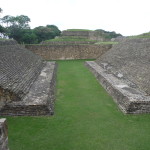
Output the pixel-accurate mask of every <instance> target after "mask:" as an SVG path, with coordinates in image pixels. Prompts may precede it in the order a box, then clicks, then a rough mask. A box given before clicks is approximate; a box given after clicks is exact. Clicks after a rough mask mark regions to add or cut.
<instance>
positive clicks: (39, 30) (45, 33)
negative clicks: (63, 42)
mask: <svg viewBox="0 0 150 150" xmlns="http://www.w3.org/2000/svg"><path fill="white" fill-rule="evenodd" d="M34 33H35V34H36V36H37V38H38V43H40V42H42V41H45V40H48V39H53V38H54V37H55V35H54V32H53V31H52V30H51V29H50V28H48V27H44V26H39V27H36V28H34Z"/></svg>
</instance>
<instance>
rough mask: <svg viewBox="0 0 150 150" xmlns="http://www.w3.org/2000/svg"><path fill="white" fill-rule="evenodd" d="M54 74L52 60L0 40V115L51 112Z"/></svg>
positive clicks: (13, 43)
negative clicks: (46, 59) (49, 60)
mask: <svg viewBox="0 0 150 150" xmlns="http://www.w3.org/2000/svg"><path fill="white" fill-rule="evenodd" d="M55 76H56V64H55V62H45V61H43V60H42V59H41V57H39V56H37V55H35V54H33V53H32V52H31V51H28V50H27V49H25V48H23V47H21V46H20V45H18V44H17V43H16V42H15V41H9V40H7V41H0V115H10V116H14V115H18V116H19V115H50V114H53V113H54V112H53V104H54V95H55V79H56V78H55Z"/></svg>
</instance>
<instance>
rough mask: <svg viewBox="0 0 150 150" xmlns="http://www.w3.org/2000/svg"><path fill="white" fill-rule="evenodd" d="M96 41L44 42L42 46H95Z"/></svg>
mask: <svg viewBox="0 0 150 150" xmlns="http://www.w3.org/2000/svg"><path fill="white" fill-rule="evenodd" d="M94 43H96V42H95V41H43V42H41V44H44V45H46V44H49V45H72V44H94Z"/></svg>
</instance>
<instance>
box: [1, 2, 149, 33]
mask: <svg viewBox="0 0 150 150" xmlns="http://www.w3.org/2000/svg"><path fill="white" fill-rule="evenodd" d="M0 8H2V9H3V13H2V15H1V17H3V16H5V15H12V16H17V15H26V16H28V17H29V18H30V19H31V23H30V26H31V28H34V27H37V26H45V25H47V24H54V25H56V26H57V27H58V28H59V29H60V30H65V29H73V28H74V29H91V30H95V29H104V30H107V31H115V32H117V33H121V34H123V35H124V36H127V35H137V34H141V33H144V32H149V31H150V0H0Z"/></svg>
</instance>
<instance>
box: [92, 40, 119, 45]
mask: <svg viewBox="0 0 150 150" xmlns="http://www.w3.org/2000/svg"><path fill="white" fill-rule="evenodd" d="M95 44H99V45H101V44H102V45H107V44H118V42H111V41H108V42H97V43H95Z"/></svg>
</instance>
